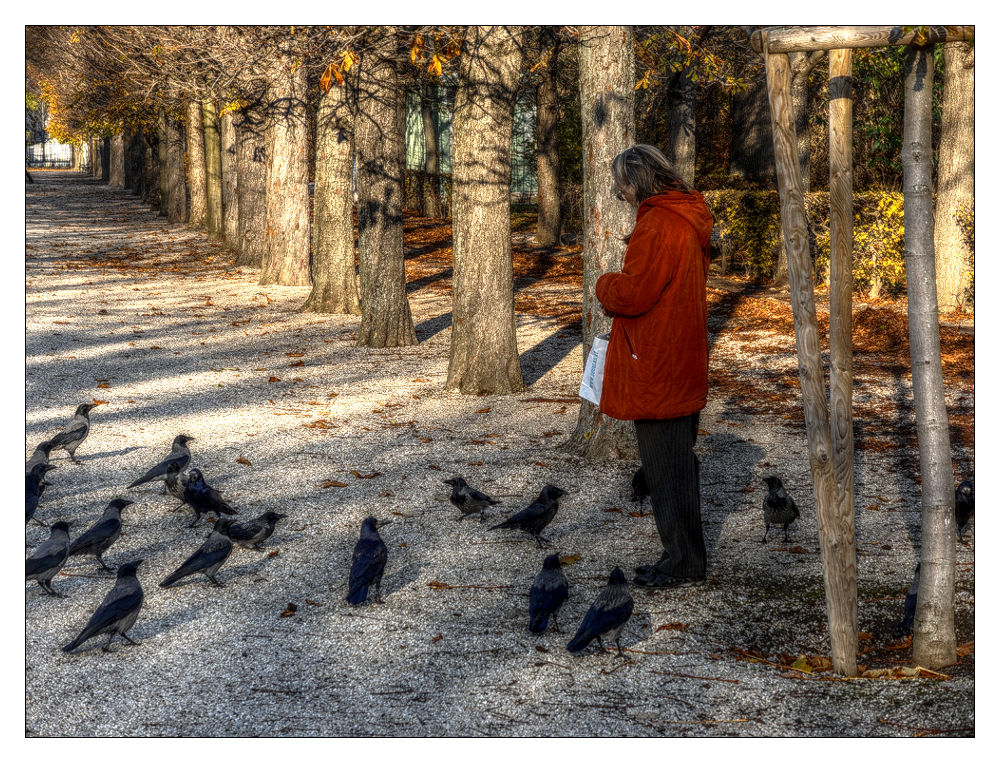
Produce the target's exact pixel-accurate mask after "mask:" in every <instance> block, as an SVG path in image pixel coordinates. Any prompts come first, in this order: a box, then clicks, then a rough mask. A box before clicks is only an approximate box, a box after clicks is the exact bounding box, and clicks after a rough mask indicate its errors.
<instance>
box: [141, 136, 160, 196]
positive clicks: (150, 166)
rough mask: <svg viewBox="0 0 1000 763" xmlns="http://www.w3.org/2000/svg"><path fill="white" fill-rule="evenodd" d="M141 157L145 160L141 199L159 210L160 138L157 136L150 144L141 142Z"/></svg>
mask: <svg viewBox="0 0 1000 763" xmlns="http://www.w3.org/2000/svg"><path fill="white" fill-rule="evenodd" d="M143 149H144V150H143V157H144V159H145V163H146V166H145V170H144V171H143V178H144V182H143V189H144V190H143V197H142V200H143V201H144V202H146V203H147V204H149V206H151V207H155V208H157V209H159V208H160V138H159V135H157V137H156V138H154V139H153V140H152V141H151V142H147V141H145V140H143Z"/></svg>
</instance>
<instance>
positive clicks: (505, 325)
mask: <svg viewBox="0 0 1000 763" xmlns="http://www.w3.org/2000/svg"><path fill="white" fill-rule="evenodd" d="M522 32H523V29H522V28H520V27H502V26H472V27H469V29H468V31H467V32H466V39H465V48H464V50H465V52H464V53H463V55H462V58H461V61H460V64H459V71H458V94H457V96H456V99H455V116H454V123H453V125H454V126H453V132H452V135H453V138H452V183H453V186H452V188H453V190H452V207H451V217H452V250H453V252H454V276H453V280H452V283H453V287H452V322H451V352H450V355H449V359H448V380H447V382H446V383H445V387H446V388H447V389H457V390H459V391H460V392H462V393H465V394H478V393H480V392H488V393H493V394H501V395H503V394H511V393H515V392H521V391H522V390H523V389H524V379H523V377H522V376H521V361H520V357H519V356H518V352H517V323H516V320H515V317H514V259H513V252H512V250H511V243H510V145H511V135H512V133H513V130H514V102H515V99H516V97H517V83H518V76H519V69H520V66H521V61H522V59H523V57H524V51H523V50H522V48H521V41H520V39H519V37H520V36H521V34H522Z"/></svg>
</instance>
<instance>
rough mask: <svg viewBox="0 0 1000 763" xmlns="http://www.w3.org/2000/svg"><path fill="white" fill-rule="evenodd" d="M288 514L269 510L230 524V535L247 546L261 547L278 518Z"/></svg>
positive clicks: (269, 535) (272, 530)
mask: <svg viewBox="0 0 1000 763" xmlns="http://www.w3.org/2000/svg"><path fill="white" fill-rule="evenodd" d="M287 516H288V515H287V514H278V513H277V512H274V511H268V512H266V513H264V514H261V515H260V516H259V517H257V518H256V519H251V520H249V521H248V522H240V523H239V524H232V525H229V537H230V538H232V539H233V540H234V541H236V542H238V543H241V544H243V545H245V546H253V547H254V548H256V549H260V545H261V544H262V543H263V542H264V541H266V540H267V539H268V538H270V537H271V534H272V533H273V532H274V526H275V525H276V524H277V523H278V520H279V519H284V518H285V517H287Z"/></svg>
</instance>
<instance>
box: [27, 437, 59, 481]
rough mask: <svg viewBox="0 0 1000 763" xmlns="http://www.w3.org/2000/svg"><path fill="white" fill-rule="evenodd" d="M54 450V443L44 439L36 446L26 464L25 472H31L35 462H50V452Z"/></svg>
mask: <svg viewBox="0 0 1000 763" xmlns="http://www.w3.org/2000/svg"><path fill="white" fill-rule="evenodd" d="M51 450H52V443H51V442H49V441H48V440H44V441H42V442H40V443H38V445H36V446H35V452H34V453H32V454H31V458H29V459H28V462H27V463H26V464H25V465H24V473H25V474H27V473H28V472H30V471H31V470H32V469H33V468H34V466H35V464H47V463H48V462H49V452H50V451H51Z"/></svg>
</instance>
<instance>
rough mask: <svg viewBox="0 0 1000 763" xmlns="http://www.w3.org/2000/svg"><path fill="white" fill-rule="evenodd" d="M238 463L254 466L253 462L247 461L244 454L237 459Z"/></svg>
mask: <svg viewBox="0 0 1000 763" xmlns="http://www.w3.org/2000/svg"><path fill="white" fill-rule="evenodd" d="M236 463H238V464H246V465H247V466H253V464H251V463H250V462H249V461H247V460H246V459H245V458H243V456H240V457H239V458H237V459H236Z"/></svg>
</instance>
